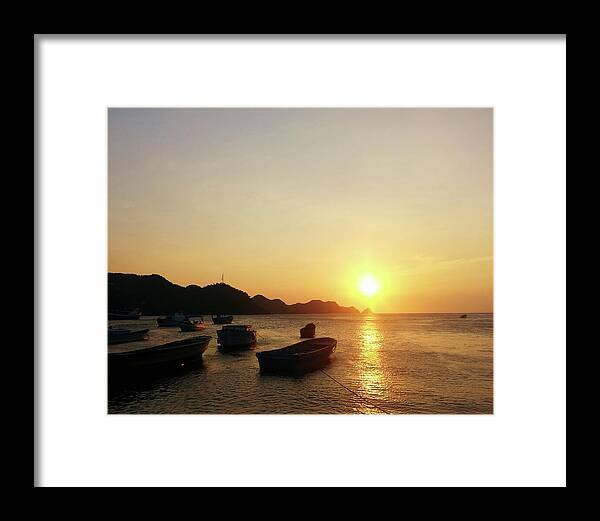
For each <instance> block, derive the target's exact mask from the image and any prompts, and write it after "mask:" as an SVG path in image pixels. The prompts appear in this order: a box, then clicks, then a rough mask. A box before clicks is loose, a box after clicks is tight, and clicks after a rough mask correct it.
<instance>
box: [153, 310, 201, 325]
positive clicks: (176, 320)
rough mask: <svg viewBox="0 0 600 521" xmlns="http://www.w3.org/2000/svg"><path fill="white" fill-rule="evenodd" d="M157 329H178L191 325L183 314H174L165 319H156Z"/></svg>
mask: <svg viewBox="0 0 600 521" xmlns="http://www.w3.org/2000/svg"><path fill="white" fill-rule="evenodd" d="M156 322H157V323H158V327H179V326H181V325H183V324H191V323H192V321H191V320H190V319H189V318H188V317H187V315H184V314H183V313H174V314H172V315H167V316H166V317H159V318H157V319H156Z"/></svg>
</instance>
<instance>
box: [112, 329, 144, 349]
mask: <svg viewBox="0 0 600 521" xmlns="http://www.w3.org/2000/svg"><path fill="white" fill-rule="evenodd" d="M148 331H150V330H149V329H138V330H135V329H124V328H116V327H115V328H113V327H112V326H109V327H108V343H109V344H111V345H112V344H124V343H125V342H137V341H139V340H147V339H148Z"/></svg>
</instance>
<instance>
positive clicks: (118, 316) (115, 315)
mask: <svg viewBox="0 0 600 521" xmlns="http://www.w3.org/2000/svg"><path fill="white" fill-rule="evenodd" d="M141 316H142V312H141V311H140V310H139V309H138V308H136V309H134V310H132V311H109V312H108V320H139V318H140V317H141Z"/></svg>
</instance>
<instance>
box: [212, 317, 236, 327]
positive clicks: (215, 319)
mask: <svg viewBox="0 0 600 521" xmlns="http://www.w3.org/2000/svg"><path fill="white" fill-rule="evenodd" d="M232 322H233V316H232V315H229V316H224V317H212V323H213V324H217V325H221V324H231V323H232Z"/></svg>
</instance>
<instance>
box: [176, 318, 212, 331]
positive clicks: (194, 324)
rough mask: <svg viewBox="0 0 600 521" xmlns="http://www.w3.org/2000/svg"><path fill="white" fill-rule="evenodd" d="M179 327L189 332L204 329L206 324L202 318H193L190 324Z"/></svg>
mask: <svg viewBox="0 0 600 521" xmlns="http://www.w3.org/2000/svg"><path fill="white" fill-rule="evenodd" d="M179 329H180V330H181V331H183V332H188V331H202V330H203V329H206V325H205V324H204V322H202V321H201V320H200V321H198V320H193V321H191V322H190V323H188V324H181V325H180V326H179Z"/></svg>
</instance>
